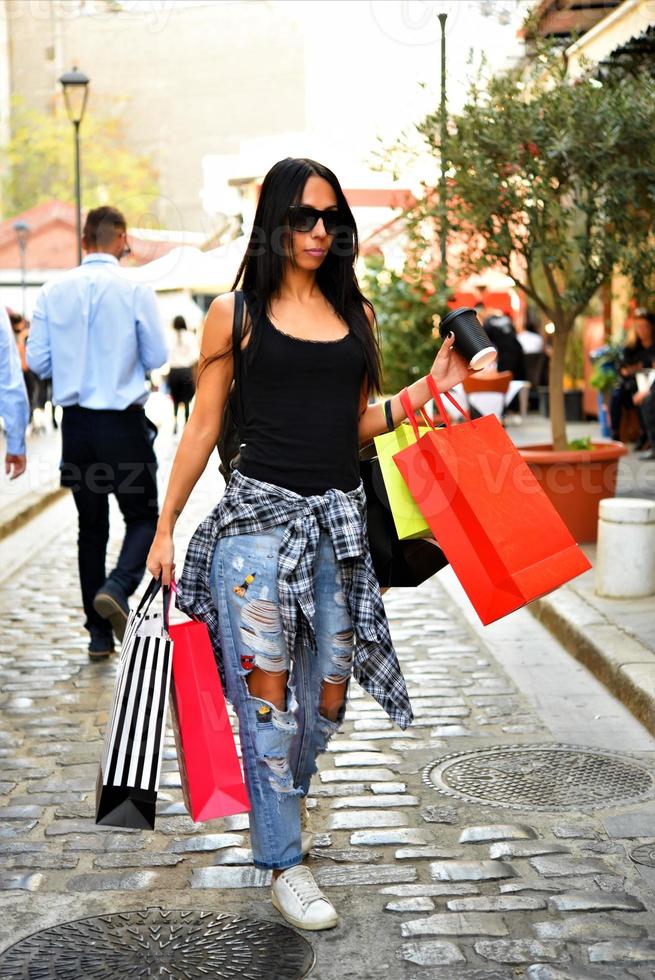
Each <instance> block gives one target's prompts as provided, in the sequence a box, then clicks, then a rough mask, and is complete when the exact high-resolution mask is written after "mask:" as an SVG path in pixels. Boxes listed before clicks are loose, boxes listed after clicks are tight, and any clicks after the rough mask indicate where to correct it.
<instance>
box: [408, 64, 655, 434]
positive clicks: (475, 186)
mask: <svg viewBox="0 0 655 980" xmlns="http://www.w3.org/2000/svg"><path fill="white" fill-rule="evenodd" d="M440 124H441V119H440V114H439V111H438V110H437V111H436V112H435V113H433V114H430V115H428V116H427V117H426V118H425V119H424V120H423V121H422V122H421V123H420V124H419V127H418V129H419V132H420V134H421V135H422V137H423V138H424V140H425V144H426V145H427V147H428V150H429V152H430V153H431V154H432V155H434V156H435V157H436V158H437V159H439V160H440V158H441V152H442V151H441V146H440ZM653 131H655V99H654V98H653V80H652V78H651V77H650V76H648V75H647V74H646V72H644V73H643V74H640V73H637V74H636V75H631V76H621V75H617V76H616V77H609V78H605V79H604V80H603V81H602V82H600V81H599V80H597V79H595V78H593V77H586V78H583V79H575V80H571V79H569V78H568V77H567V75H566V67H565V62H564V60H563V57H562V55H561V53H558V52H557V51H555V50H552V49H550V50H549V49H544V50H542V51H541V53H539V54H538V55H537V57H535V58H534V59H533V60H532V61H531V62H530V63H529V64H527V65H523V66H520V67H518V68H516V69H514V70H511V71H508V72H505V73H503V74H500V75H497V76H494V77H491V78H489V79H487V80H486V81H485V80H483V79H482V78H481V77H478V78H477V79H476V81H474V82H473V84H472V85H471V88H470V91H469V93H468V98H467V102H466V104H465V105H464V108H463V109H462V111H461V113H460V114H459V115H457V116H456V117H454V118H451V119H450V120H449V123H448V143H447V146H446V147H445V152H444V155H445V157H446V159H447V165H448V171H447V173H448V185H449V200H448V221H449V227H450V234H451V236H452V239H453V240H454V241H455V242H456V243H457V250H458V268H457V274H458V276H464V275H467V274H470V273H472V272H476V271H479V270H481V269H483V268H485V267H488V266H490V265H499V266H500V267H501V268H502V269H503V270H504V271H505V272H506V273H507V274H508V275H510V276H512V278H513V279H514V280H515V282H516V283H517V285H518V286H519V287H520V288H521V289H523V290H524V292H525V293H526V294H527V295H528V296H529V297H530V298H531V299H532V301H533V302H534V303H536V305H537V306H538V307H540V308H541V310H542V311H543V312H544V314H545V315H546V316H547V317H548V319H550V320H552V321H553V323H554V324H555V328H556V329H555V335H554V338H553V340H554V342H553V357H552V358H551V377H550V381H551V400H550V401H551V421H552V425H553V442H554V444H555V446H556V447H557V448H564V447H565V445H566V433H565V423H564V399H563V394H562V390H561V389H562V379H563V366H564V358H565V353H566V345H567V340H568V337H569V335H570V333H571V330H572V328H573V324H574V321H575V318H576V317H577V316H578V315H579V314H580V313H581V312H582V311H583V310H584V309H585V307H586V306H587V304H588V303H589V301H590V299H591V298H592V297H593V295H594V293H595V292H596V291H597V290H598V288H599V287H600V286H601V285H602V284H603V283H604V282H605V281H606V280H607V279H608V277H609V276H610V275H611V273H612V271H613V270H615V269H616V270H621V271H623V272H625V273H626V274H627V275H628V276H630V275H631V273H634V274H635V277H636V278H637V279H641V280H644V279H645V278H647V277H648V276H649V275H650V274H651V273H652V269H653V255H654V250H653V225H652V221H653V214H654V213H655V143H654V142H653V140H652V139H651V138H650V134H651V133H652V132H653ZM399 149H400V150H402V145H400V146H399V147H396V152H397V151H398V150H399ZM435 169H436V166H435ZM424 190H425V193H424V195H423V197H422V198H421V200H420V201H419V203H418V205H417V208H416V210H415V212H414V214H413V216H412V222H411V230H412V235H413V238H414V242H415V246H416V247H417V248H418V249H419V250H426V251H428V252H429V251H431V252H432V253H434V252H435V251H436V249H435V238H436V235H438V228H439V224H438V223H439V209H438V203H439V202H438V196H437V193H436V188H433V187H429V186H427V185H425V186H424ZM435 230H436V235H435Z"/></svg>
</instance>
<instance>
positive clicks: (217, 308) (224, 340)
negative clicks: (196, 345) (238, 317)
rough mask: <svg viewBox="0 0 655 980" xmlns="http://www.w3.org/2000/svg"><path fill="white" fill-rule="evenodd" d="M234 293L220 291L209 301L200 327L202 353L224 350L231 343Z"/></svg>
mask: <svg viewBox="0 0 655 980" xmlns="http://www.w3.org/2000/svg"><path fill="white" fill-rule="evenodd" d="M233 317H234V293H222V294H221V295H220V296H217V297H216V298H215V299H213V300H212V301H211V304H210V306H209V309H208V311H207V316H206V318H205V323H204V326H203V329H202V347H203V351H204V353H215V352H216V351H218V350H224V349H225V348H226V347H229V346H230V345H231V343H232V319H233Z"/></svg>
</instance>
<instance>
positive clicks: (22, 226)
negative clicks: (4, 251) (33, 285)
mask: <svg viewBox="0 0 655 980" xmlns="http://www.w3.org/2000/svg"><path fill="white" fill-rule="evenodd" d="M13 227H14V231H15V232H16V241H17V242H18V252H19V255H20V288H21V296H22V308H21V313H22V315H23V319H25V316H26V314H27V303H26V287H27V283H26V269H27V264H26V261H25V252H26V250H27V239H28V238H29V237H30V226H29V225H28V223H27V221H15V222H14V226H13Z"/></svg>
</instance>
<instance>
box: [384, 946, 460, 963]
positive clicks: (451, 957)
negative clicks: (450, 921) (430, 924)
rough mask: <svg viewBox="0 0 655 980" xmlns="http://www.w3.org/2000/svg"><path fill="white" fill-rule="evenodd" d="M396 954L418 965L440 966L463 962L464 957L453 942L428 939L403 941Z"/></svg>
mask: <svg viewBox="0 0 655 980" xmlns="http://www.w3.org/2000/svg"><path fill="white" fill-rule="evenodd" d="M398 956H399V957H400V959H402V960H407V961H408V962H409V963H416V964H417V965H418V966H440V965H442V964H450V963H465V962H466V957H465V956H464V954H463V953H462V951H461V949H460V948H459V946H456V945H455V944H454V943H446V942H438V941H436V940H434V941H428V942H422V943H421V942H411V943H403V945H402V946H401V947H400V948H399V949H398Z"/></svg>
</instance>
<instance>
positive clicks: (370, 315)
mask: <svg viewBox="0 0 655 980" xmlns="http://www.w3.org/2000/svg"><path fill="white" fill-rule="evenodd" d="M363 306H364V313H365V314H366V319H367V320H368V325H369V327H370V328H371V330H372V329H373V325H374V323H375V311H374V310H373V304H372V303H371V302H370V301H369V300H365V302H364V303H363Z"/></svg>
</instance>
